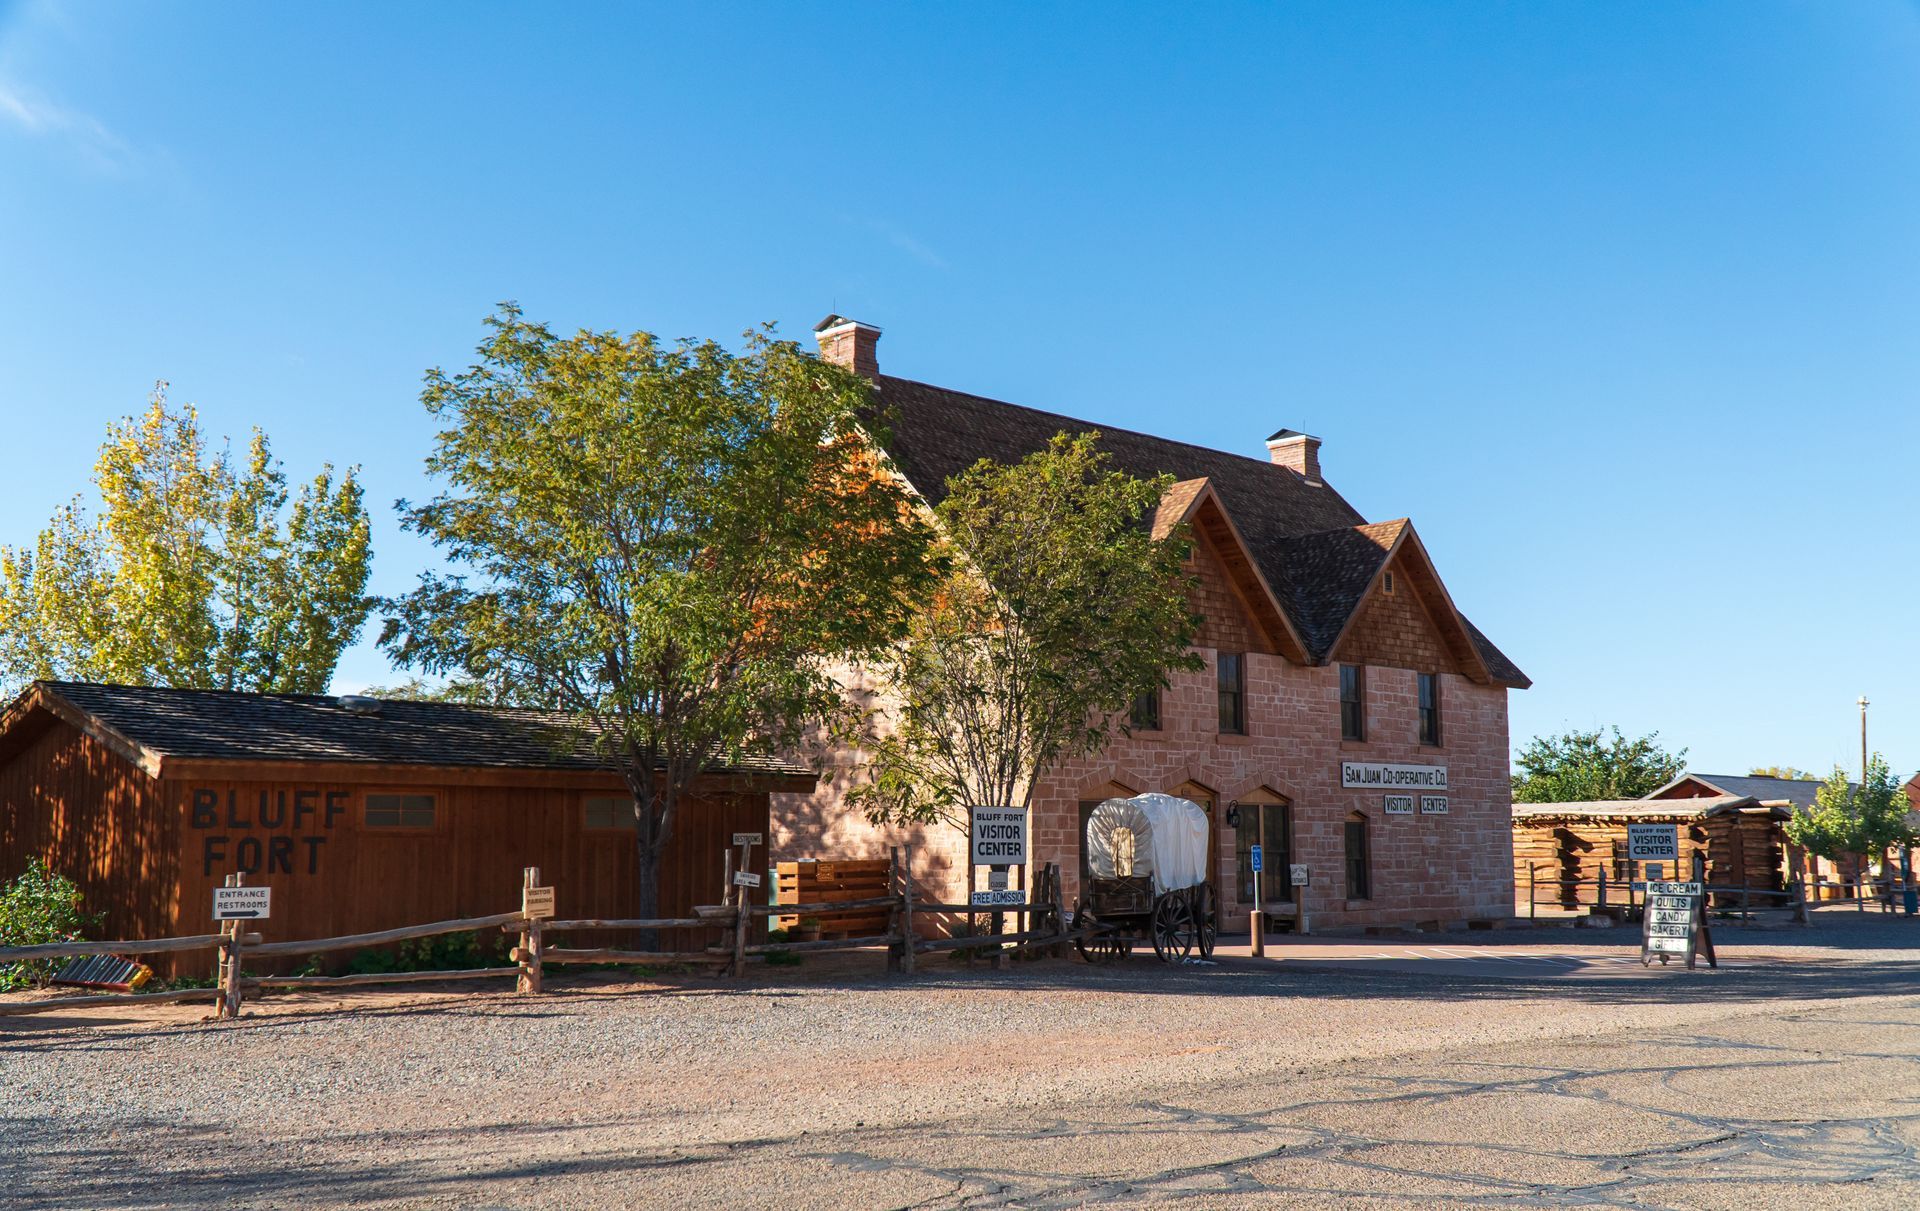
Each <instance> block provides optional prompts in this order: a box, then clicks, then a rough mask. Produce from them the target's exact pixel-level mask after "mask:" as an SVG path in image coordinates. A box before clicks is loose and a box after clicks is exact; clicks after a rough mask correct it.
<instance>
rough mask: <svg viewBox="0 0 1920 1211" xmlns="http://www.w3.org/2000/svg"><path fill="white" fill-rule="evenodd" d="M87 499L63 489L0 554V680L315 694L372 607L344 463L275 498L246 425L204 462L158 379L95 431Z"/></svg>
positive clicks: (277, 489)
mask: <svg viewBox="0 0 1920 1211" xmlns="http://www.w3.org/2000/svg"><path fill="white" fill-rule="evenodd" d="M94 483H95V485H96V486H97V487H98V489H99V493H100V503H101V508H100V512H99V515H98V516H97V517H90V516H89V515H88V513H87V511H86V510H85V508H84V507H83V506H82V504H81V502H80V500H79V499H78V498H77V497H76V498H75V499H74V500H73V501H72V502H70V503H69V504H67V505H66V506H65V507H64V508H62V509H61V510H60V511H59V512H58V513H57V514H55V515H54V518H53V521H52V524H50V525H49V526H48V527H47V529H45V530H44V531H42V532H41V534H40V536H39V538H38V540H37V541H36V542H35V543H34V544H33V546H32V547H31V548H18V549H16V548H0V688H4V689H6V690H7V691H9V692H12V691H17V690H18V689H19V688H20V687H21V685H22V684H23V683H25V682H27V681H30V680H33V679H34V678H40V677H52V678H67V679H76V680H85V681H110V682H120V683H126V684H133V685H169V686H184V687H192V688H201V689H237V690H262V691H272V692H282V693H294V692H306V693H320V692H323V691H324V690H325V689H326V688H327V682H328V681H329V680H331V679H332V676H333V670H334V666H335V665H336V664H337V663H338V662H339V659H340V654H341V652H343V651H345V650H346V648H347V646H348V645H349V644H351V643H352V642H353V640H354V637H355V636H356V635H358V634H359V632H360V628H361V626H362V624H364V623H365V621H366V617H367V614H368V612H369V611H370V609H371V608H372V601H371V599H370V598H368V597H367V596H366V595H365V589H366V583H367V572H368V565H369V561H370V559H371V552H370V539H371V528H370V526H369V523H368V519H367V512H366V508H365V505H364V503H363V501H362V493H361V489H360V484H359V482H358V480H357V478H356V473H355V472H354V471H353V470H349V471H347V473H346V474H345V475H343V476H340V477H338V478H337V479H336V477H335V475H334V471H333V468H332V466H331V465H330V464H329V465H327V466H325V467H323V468H322V470H321V471H320V473H319V474H317V475H315V476H314V477H313V479H312V480H310V481H308V482H307V483H306V484H304V485H302V487H301V488H300V490H299V492H298V493H297V494H295V495H293V496H292V497H291V508H289V507H288V504H289V494H288V490H287V479H286V475H285V473H284V472H283V471H282V470H281V468H280V464H279V463H278V462H277V461H275V460H274V458H273V456H272V453H271V451H270V450H269V448H268V445H267V439H266V436H265V435H264V434H262V433H261V432H260V431H259V430H257V429H256V430H255V431H254V433H253V438H252V440H251V441H250V442H249V443H248V445H247V449H246V453H245V455H244V457H243V458H242V459H240V460H239V464H238V465H237V466H236V465H235V460H234V458H233V457H232V454H231V453H230V452H229V451H227V450H221V451H219V452H217V453H215V454H213V455H212V456H211V457H209V454H208V451H207V445H206V441H205V438H204V437H203V436H202V434H201V431H200V420H199V416H198V414H197V413H196V412H195V411H194V409H193V408H192V407H190V406H189V407H187V408H184V409H181V410H179V411H175V410H173V409H172V408H170V407H169V406H168V404H167V400H166V393H165V384H164V383H163V384H160V386H159V387H157V388H156V389H155V391H154V394H153V398H152V401H151V403H150V406H149V407H148V409H147V411H146V413H145V414H144V415H142V416H140V417H138V418H133V417H129V418H127V419H126V420H124V421H122V422H121V423H118V424H115V425H112V426H110V427H109V428H108V430H107V440H106V443H105V444H104V445H103V446H102V447H101V449H100V455H99V458H98V460H97V462H96V463H95V464H94Z"/></svg>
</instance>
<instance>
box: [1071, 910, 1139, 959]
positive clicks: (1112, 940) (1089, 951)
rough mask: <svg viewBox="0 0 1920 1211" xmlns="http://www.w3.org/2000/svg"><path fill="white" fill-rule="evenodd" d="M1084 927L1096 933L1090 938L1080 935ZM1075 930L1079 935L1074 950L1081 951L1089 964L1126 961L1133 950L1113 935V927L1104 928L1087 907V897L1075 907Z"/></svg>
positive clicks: (1074, 943) (1075, 940)
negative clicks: (1118, 960) (1117, 960)
mask: <svg viewBox="0 0 1920 1211" xmlns="http://www.w3.org/2000/svg"><path fill="white" fill-rule="evenodd" d="M1083 927H1084V928H1086V929H1090V930H1094V931H1096V932H1094V933H1093V934H1091V935H1090V936H1089V935H1087V934H1084V933H1080V931H1081V929H1082V928H1083ZM1073 928H1074V932H1075V933H1076V934H1079V936H1078V937H1076V938H1074V940H1073V948H1074V949H1075V950H1077V951H1079V952H1080V957H1081V959H1083V960H1084V961H1086V962H1088V963H1099V964H1102V965H1104V964H1107V963H1111V962H1113V961H1114V960H1115V959H1124V958H1126V957H1127V953H1128V952H1129V951H1131V950H1132V949H1133V948H1132V947H1131V946H1128V945H1127V944H1126V942H1125V941H1124V940H1122V939H1121V938H1120V937H1118V936H1117V935H1116V934H1114V933H1113V930H1112V927H1111V926H1108V927H1105V928H1104V929H1103V928H1102V926H1101V924H1100V918H1099V917H1097V916H1095V915H1094V914H1093V910H1092V909H1090V908H1088V907H1087V900H1086V897H1085V896H1082V897H1081V898H1080V899H1079V900H1078V901H1077V902H1076V903H1075V904H1074V906H1073Z"/></svg>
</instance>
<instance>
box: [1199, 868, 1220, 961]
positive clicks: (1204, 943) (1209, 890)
mask: <svg viewBox="0 0 1920 1211" xmlns="http://www.w3.org/2000/svg"><path fill="white" fill-rule="evenodd" d="M1193 921H1194V926H1195V928H1196V930H1197V931H1198V933H1199V937H1198V938H1197V939H1196V941H1197V943H1198V945H1199V947H1200V957H1201V958H1203V959H1211V958H1212V957H1213V939H1214V935H1215V934H1216V933H1217V932H1218V931H1219V925H1220V917H1219V911H1218V909H1217V908H1216V907H1215V902H1214V894H1213V884H1211V883H1202V884H1200V886H1198V887H1196V888H1194V889H1193Z"/></svg>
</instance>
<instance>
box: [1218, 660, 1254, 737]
mask: <svg viewBox="0 0 1920 1211" xmlns="http://www.w3.org/2000/svg"><path fill="white" fill-rule="evenodd" d="M1216 660H1217V664H1216V667H1215V678H1216V680H1217V682H1218V684H1219V688H1220V731H1221V732H1222V734H1225V735H1229V736H1244V735H1246V734H1247V657H1246V654H1245V653H1244V652H1221V653H1220V654H1219V656H1218V657H1216Z"/></svg>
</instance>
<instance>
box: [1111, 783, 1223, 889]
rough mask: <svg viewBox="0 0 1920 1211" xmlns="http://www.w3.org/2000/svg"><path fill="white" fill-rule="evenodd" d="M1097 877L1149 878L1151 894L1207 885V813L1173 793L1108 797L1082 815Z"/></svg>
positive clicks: (1197, 805) (1195, 804)
mask: <svg viewBox="0 0 1920 1211" xmlns="http://www.w3.org/2000/svg"><path fill="white" fill-rule="evenodd" d="M1087 865H1088V867H1089V868H1090V869H1091V870H1092V872H1093V876H1094V877H1095V878H1096V879H1114V878H1119V877H1121V876H1125V875H1152V876H1153V890H1154V892H1155V893H1156V894H1158V893H1160V892H1166V891H1178V890H1179V889H1180V888H1183V887H1193V886H1195V885H1196V884H1199V883H1204V882H1206V881H1207V813H1205V812H1204V811H1201V810H1200V805H1199V804H1197V803H1194V802H1192V801H1190V800H1187V799H1176V798H1175V797H1174V796H1172V795H1135V796H1134V797H1133V798H1131V799H1108V800H1107V801H1106V802H1105V803H1102V804H1101V805H1100V806H1098V807H1096V808H1094V809H1093V813H1092V814H1091V815H1089V816H1088V817H1087Z"/></svg>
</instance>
